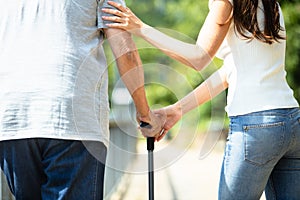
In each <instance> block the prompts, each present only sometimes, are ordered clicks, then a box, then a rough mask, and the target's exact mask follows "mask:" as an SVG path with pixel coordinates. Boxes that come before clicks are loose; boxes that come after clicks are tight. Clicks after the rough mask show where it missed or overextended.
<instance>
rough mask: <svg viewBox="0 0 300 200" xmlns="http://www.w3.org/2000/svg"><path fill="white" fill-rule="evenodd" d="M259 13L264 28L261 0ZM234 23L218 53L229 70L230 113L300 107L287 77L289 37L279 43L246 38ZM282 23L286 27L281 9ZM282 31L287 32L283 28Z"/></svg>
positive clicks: (228, 106)
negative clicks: (235, 28) (238, 31)
mask: <svg viewBox="0 0 300 200" xmlns="http://www.w3.org/2000/svg"><path fill="white" fill-rule="evenodd" d="M231 3H232V1H231ZM257 17H258V21H259V23H260V28H261V30H263V21H264V13H263V5H262V2H261V1H260V2H259V9H258V11H257ZM233 23H234V22H232V24H231V26H230V29H229V32H228V34H227V36H226V38H225V40H224V42H223V44H222V45H221V47H220V49H219V51H218V53H217V57H219V58H221V59H223V60H224V67H225V68H226V72H227V82H228V84H229V88H228V95H227V106H226V111H227V113H228V115H229V116H236V115H243V114H248V113H251V112H257V111H263V110H269V109H278V108H292V107H299V105H298V102H297V100H296V99H295V98H294V96H293V91H292V90H291V88H290V87H289V85H288V83H287V81H286V71H285V50H286V41H285V40H280V43H278V42H276V43H274V44H272V45H269V44H266V43H263V42H260V41H258V40H257V39H253V40H252V41H249V40H246V39H244V38H242V37H241V36H240V35H239V34H238V33H237V32H235V30H234V26H233V25H234V24H233ZM280 23H281V26H282V27H284V19H283V14H282V11H281V10H280ZM281 34H282V35H285V34H286V33H285V31H282V32H281Z"/></svg>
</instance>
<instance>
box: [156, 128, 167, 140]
mask: <svg viewBox="0 0 300 200" xmlns="http://www.w3.org/2000/svg"><path fill="white" fill-rule="evenodd" d="M167 133H168V130H165V129H162V132H161V133H160V134H159V135H158V136H157V137H156V141H157V142H159V141H160V140H161V139H163V138H164V137H165V135H166V134H167Z"/></svg>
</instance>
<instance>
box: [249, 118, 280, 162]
mask: <svg viewBox="0 0 300 200" xmlns="http://www.w3.org/2000/svg"><path fill="white" fill-rule="evenodd" d="M243 130H244V132H243V134H244V135H243V136H244V150H245V160H246V161H249V162H250V163H253V164H256V165H264V164H266V163H268V162H270V161H272V160H274V159H275V158H276V157H278V156H279V155H280V153H281V151H282V146H283V143H284V122H274V123H265V124H251V125H244V126H243Z"/></svg>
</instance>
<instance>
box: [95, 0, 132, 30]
mask: <svg viewBox="0 0 300 200" xmlns="http://www.w3.org/2000/svg"><path fill="white" fill-rule="evenodd" d="M111 1H114V2H116V3H120V4H122V5H123V6H126V4H125V1H124V0H111ZM107 2H108V0H98V8H97V26H98V28H107V26H106V25H105V21H104V20H102V16H109V15H110V14H106V13H103V12H102V11H101V9H102V8H111V9H116V8H114V7H113V6H111V5H109V4H108V3H107Z"/></svg>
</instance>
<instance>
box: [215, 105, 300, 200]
mask: <svg viewBox="0 0 300 200" xmlns="http://www.w3.org/2000/svg"><path fill="white" fill-rule="evenodd" d="M264 190H265V194H266V198H267V199H268V200H269V199H274V200H275V199H276V200H297V199H299V198H300V110H299V108H291V109H274V110H268V111H261V112H255V113H250V114H246V115H241V116H234V117H230V130H229V135H228V138H227V144H226V149H225V155H224V160H223V165H222V170H221V176H220V185H219V199H220V200H241V199H243V200H259V199H260V197H261V195H262V194H263V192H264Z"/></svg>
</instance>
